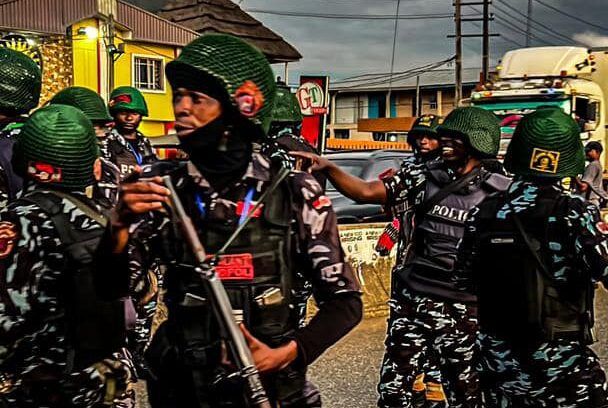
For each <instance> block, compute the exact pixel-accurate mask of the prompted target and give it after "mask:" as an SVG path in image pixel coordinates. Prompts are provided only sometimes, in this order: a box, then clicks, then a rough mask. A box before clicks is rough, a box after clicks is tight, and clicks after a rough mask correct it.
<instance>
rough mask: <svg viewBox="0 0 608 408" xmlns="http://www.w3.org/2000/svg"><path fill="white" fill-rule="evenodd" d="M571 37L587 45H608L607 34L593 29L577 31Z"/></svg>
mask: <svg viewBox="0 0 608 408" xmlns="http://www.w3.org/2000/svg"><path fill="white" fill-rule="evenodd" d="M572 38H574V40H575V41H576V42H579V43H581V44H585V45H586V46H588V47H608V36H606V35H601V34H598V33H594V32H593V31H585V32H584V33H577V34H574V36H573V37H572Z"/></svg>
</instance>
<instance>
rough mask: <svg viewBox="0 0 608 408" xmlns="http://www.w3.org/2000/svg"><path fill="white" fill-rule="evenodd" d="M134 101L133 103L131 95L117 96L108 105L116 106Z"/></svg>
mask: <svg viewBox="0 0 608 408" xmlns="http://www.w3.org/2000/svg"><path fill="white" fill-rule="evenodd" d="M132 101H133V99H132V98H131V95H127V94H122V95H116V96H115V97H114V98H112V99H110V103H108V105H110V106H114V105H116V104H118V103H121V102H124V103H131V102H132Z"/></svg>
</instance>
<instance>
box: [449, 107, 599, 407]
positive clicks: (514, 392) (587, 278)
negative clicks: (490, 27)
mask: <svg viewBox="0 0 608 408" xmlns="http://www.w3.org/2000/svg"><path fill="white" fill-rule="evenodd" d="M584 167H585V156H584V153H583V146H582V143H581V140H580V132H579V129H578V126H577V124H576V122H575V121H574V120H573V119H572V118H571V117H570V116H569V115H567V114H566V113H564V112H563V111H562V110H561V109H557V108H543V109H539V110H537V111H536V112H534V113H531V114H530V115H528V116H526V117H524V118H523V119H522V120H521V122H520V123H519V124H518V126H517V128H516V129H515V133H514V135H513V139H512V140H511V143H510V145H509V147H508V149H507V154H506V157H505V168H506V169H507V170H508V171H509V172H511V173H513V174H514V175H515V179H514V181H513V184H512V185H511V186H510V188H509V189H508V191H507V192H503V193H501V194H496V195H493V196H491V197H489V198H487V199H486V201H484V202H483V203H481V204H480V205H479V206H478V208H476V209H474V210H472V211H471V212H470V214H469V220H468V221H467V225H466V232H465V235H464V238H463V241H462V244H461V248H460V256H459V265H460V267H458V268H457V270H458V271H459V273H458V275H457V276H458V277H459V280H460V283H461V284H463V285H465V286H468V287H472V288H474V293H475V294H476V295H477V296H478V300H479V302H478V305H479V328H480V334H479V341H478V342H479V344H480V345H481V353H480V367H479V372H480V377H481V382H482V386H483V390H484V394H485V400H486V406H487V407H501V408H511V407H513V408H515V407H518V408H519V407H607V406H608V399H607V396H608V394H607V392H606V376H605V374H604V371H603V370H602V368H601V366H600V362H599V359H598V357H597V356H596V355H595V354H594V353H593V352H592V351H591V349H589V348H588V347H587V346H588V345H589V344H590V343H591V342H592V341H593V333H592V330H593V293H594V286H593V283H594V282H596V281H602V282H604V285H606V283H608V268H607V267H608V238H607V237H608V236H607V235H606V233H607V231H608V229H607V228H606V225H605V224H604V223H602V222H600V217H599V211H598V209H597V207H596V206H594V205H593V204H592V203H590V202H585V201H584V200H583V199H582V198H581V197H579V196H575V195H571V194H570V193H568V192H566V191H564V190H563V189H562V187H561V183H560V181H561V179H562V178H565V177H576V176H578V175H579V174H581V173H582V172H583V170H584Z"/></svg>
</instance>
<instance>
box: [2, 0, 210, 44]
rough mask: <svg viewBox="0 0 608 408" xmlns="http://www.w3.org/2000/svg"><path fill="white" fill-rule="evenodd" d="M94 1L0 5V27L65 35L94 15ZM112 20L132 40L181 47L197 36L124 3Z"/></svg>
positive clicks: (23, 0)
mask: <svg viewBox="0 0 608 408" xmlns="http://www.w3.org/2000/svg"><path fill="white" fill-rule="evenodd" d="M97 14H98V12H97V1H96V0H11V1H4V2H0V28H1V29H4V30H8V31H10V30H19V31H31V32H37V33H44V34H65V32H66V29H67V27H69V26H71V25H72V24H74V23H76V22H78V21H80V20H83V19H86V18H90V17H93V16H96V15H97ZM116 14H117V15H116V16H114V19H115V21H116V23H118V24H120V25H122V26H125V27H128V28H129V29H130V30H131V31H132V33H133V35H132V40H134V41H144V42H154V43H159V44H169V45H179V46H183V45H186V44H187V43H189V42H190V41H192V40H193V39H194V38H196V37H197V36H198V35H199V34H198V33H196V32H195V31H192V30H190V29H188V28H186V27H182V26H180V25H178V24H175V23H173V22H170V21H167V20H165V19H163V18H162V17H159V16H157V15H155V14H152V13H150V12H148V11H145V10H143V9H141V8H139V7H136V6H134V5H132V4H128V3H127V2H125V1H122V0H118V2H117V11H116Z"/></svg>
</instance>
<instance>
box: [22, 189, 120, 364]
mask: <svg viewBox="0 0 608 408" xmlns="http://www.w3.org/2000/svg"><path fill="white" fill-rule="evenodd" d="M58 194H60V195H58ZM62 198H66V199H68V200H69V201H71V202H72V204H74V205H75V206H76V207H77V208H79V209H81V210H82V211H83V212H84V213H85V214H86V215H89V214H92V216H91V217H90V218H91V221H92V222H97V223H100V222H104V220H103V217H100V216H99V213H97V214H95V213H96V210H94V209H93V208H90V207H88V206H87V204H85V203H83V202H81V201H80V200H78V199H76V198H74V197H71V196H69V195H67V194H63V193H58V192H55V191H33V192H31V193H28V194H26V195H25V196H24V197H21V198H19V199H18V200H17V201H15V202H14V204H12V205H17V203H20V202H25V203H28V204H30V203H33V204H35V205H36V206H38V207H39V208H40V209H42V210H43V211H44V212H45V213H46V214H47V215H48V216H49V217H50V219H51V221H52V222H53V225H54V227H55V230H56V231H57V234H58V235H59V239H60V241H61V247H62V249H63V252H64V254H65V261H64V267H63V272H64V274H63V276H62V277H61V279H62V280H63V282H62V287H63V288H64V289H65V290H64V291H63V293H62V296H63V301H64V305H65V306H64V310H60V311H59V312H58V315H57V316H55V317H54V318H53V319H57V320H58V321H61V320H64V321H65V330H66V335H67V341H68V355H67V359H68V361H67V368H66V370H67V372H73V371H76V370H81V369H83V368H86V367H88V366H90V365H91V364H93V363H95V362H99V361H101V360H103V359H104V358H107V357H108V356H111V355H112V353H113V352H115V351H117V350H119V349H120V348H121V347H123V346H124V345H125V339H126V324H125V302H124V301H123V300H114V301H102V300H100V297H99V296H98V293H97V291H96V283H95V278H94V276H95V274H94V271H93V267H94V266H93V260H94V255H95V251H96V250H97V247H98V245H99V242H100V240H101V238H102V235H103V234H104V231H105V228H104V227H105V225H103V224H102V225H101V226H100V228H95V229H92V230H87V231H83V230H78V229H75V228H73V225H72V223H71V221H70V218H69V214H66V213H64V212H63V210H62V209H63V206H62V205H61V201H62ZM93 217H95V218H93Z"/></svg>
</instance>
